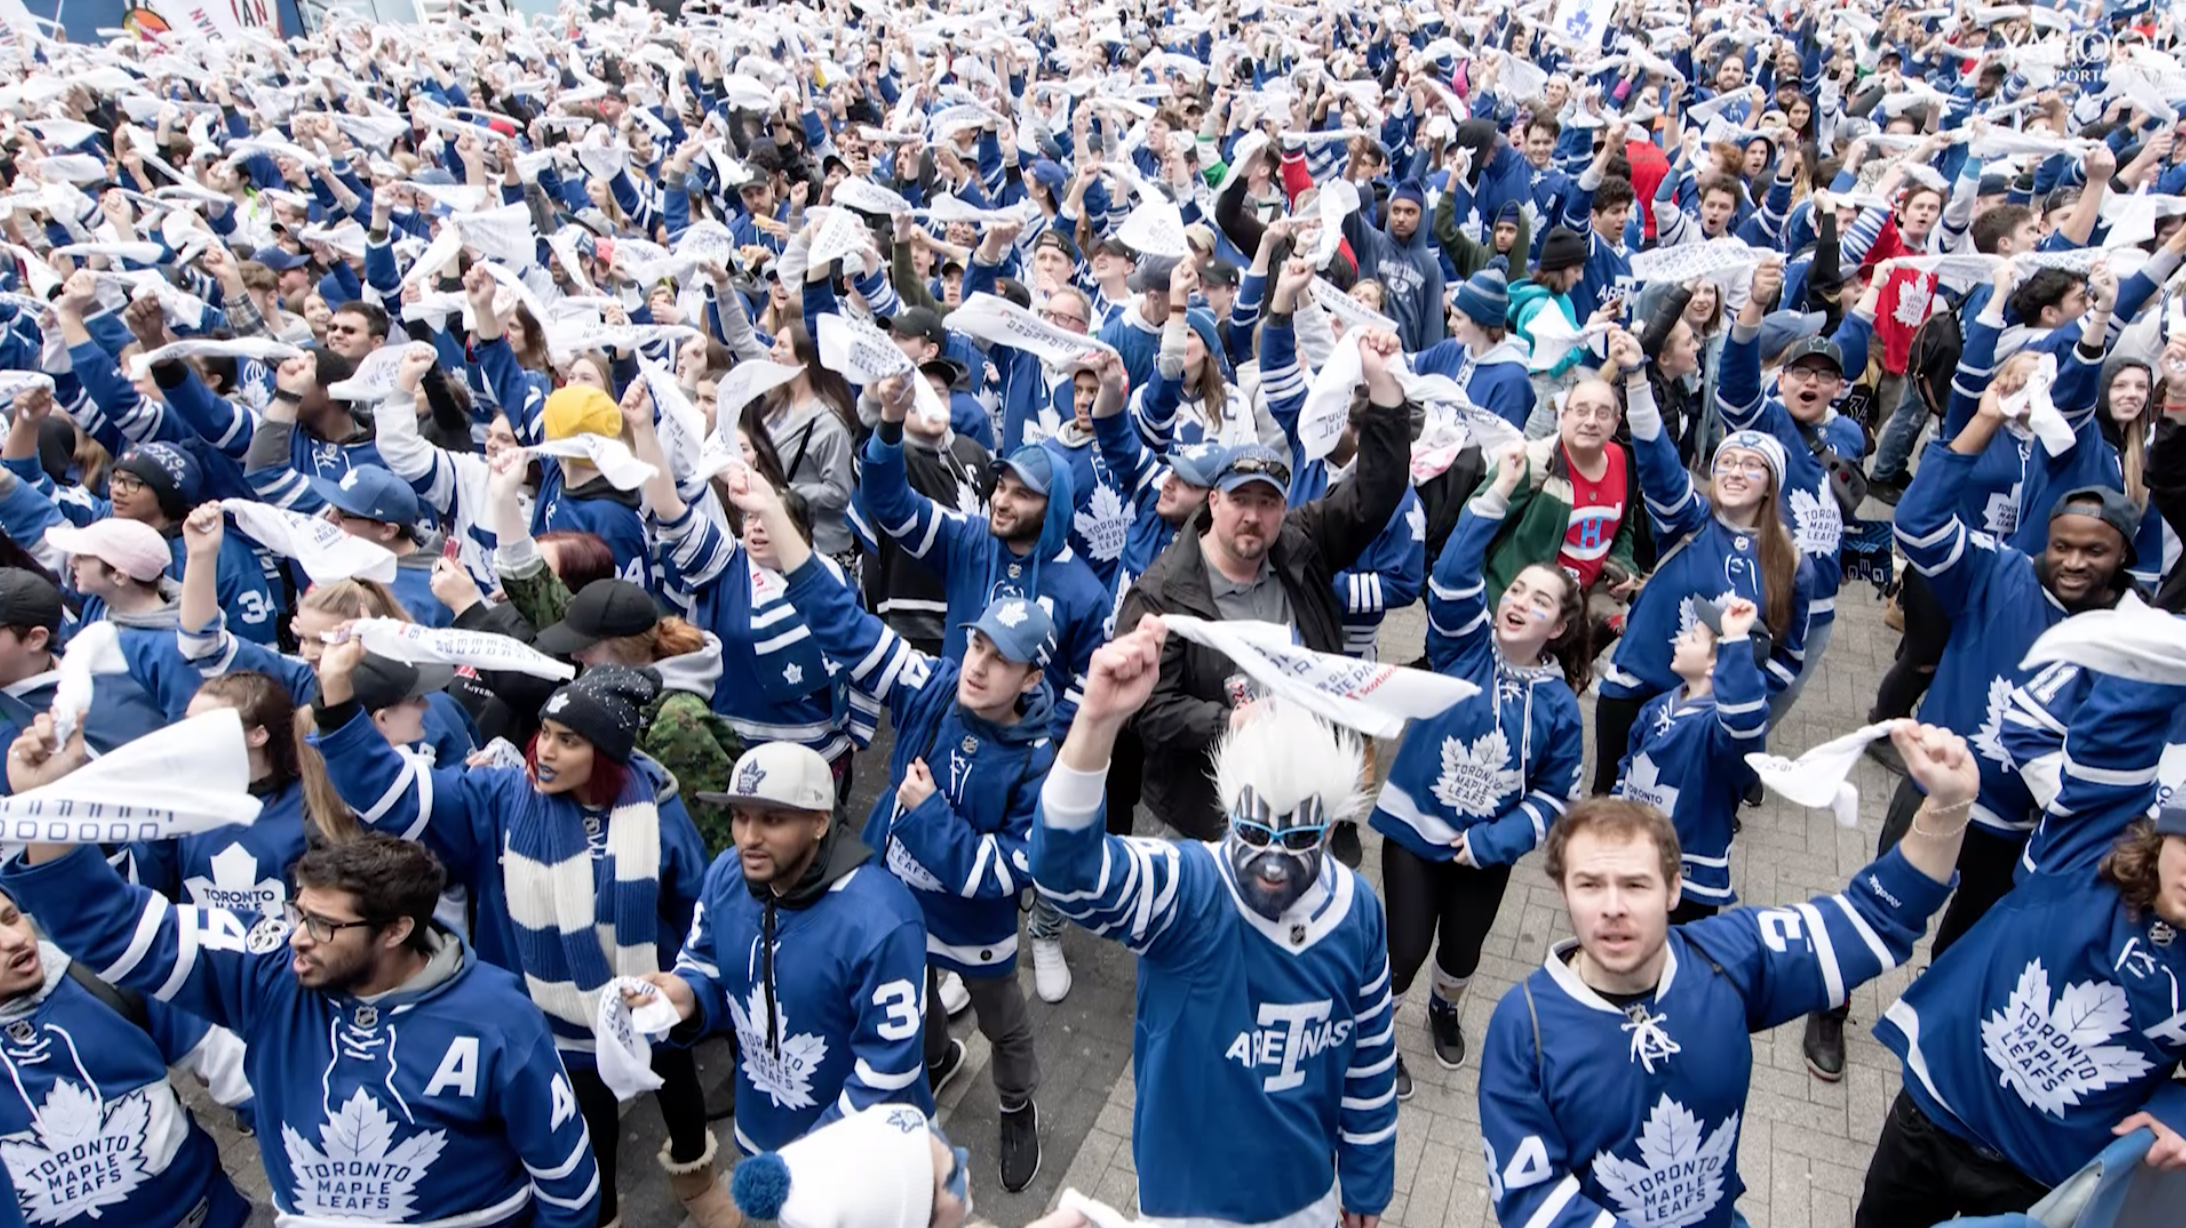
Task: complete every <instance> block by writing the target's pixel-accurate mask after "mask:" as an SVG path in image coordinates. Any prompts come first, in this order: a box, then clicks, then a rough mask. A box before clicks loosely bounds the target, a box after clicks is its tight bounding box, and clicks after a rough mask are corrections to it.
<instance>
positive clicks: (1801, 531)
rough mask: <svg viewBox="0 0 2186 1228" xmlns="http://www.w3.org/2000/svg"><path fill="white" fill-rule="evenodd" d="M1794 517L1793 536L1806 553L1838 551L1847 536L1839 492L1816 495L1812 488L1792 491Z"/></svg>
mask: <svg viewBox="0 0 2186 1228" xmlns="http://www.w3.org/2000/svg"><path fill="white" fill-rule="evenodd" d="M1791 520H1792V525H1793V532H1792V536H1793V537H1794V538H1795V539H1796V540H1797V541H1798V543H1799V549H1800V550H1801V551H1802V552H1803V553H1806V554H1818V555H1823V556H1830V555H1834V554H1836V553H1837V545H1838V543H1839V542H1841V541H1843V540H1844V513H1843V512H1841V511H1839V510H1838V509H1837V497H1836V496H1835V495H1832V494H1829V493H1827V492H1824V493H1823V495H1822V496H1821V497H1820V498H1816V497H1815V494H1814V492H1813V491H1811V490H1795V491H1792V492H1791Z"/></svg>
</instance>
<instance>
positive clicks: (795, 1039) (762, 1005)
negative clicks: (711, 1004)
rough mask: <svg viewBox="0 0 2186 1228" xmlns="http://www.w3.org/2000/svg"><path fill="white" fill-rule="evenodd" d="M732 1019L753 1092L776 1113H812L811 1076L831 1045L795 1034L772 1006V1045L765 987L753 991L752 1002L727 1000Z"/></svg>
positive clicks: (777, 1007) (785, 1016) (784, 1016)
mask: <svg viewBox="0 0 2186 1228" xmlns="http://www.w3.org/2000/svg"><path fill="white" fill-rule="evenodd" d="M729 1016H730V1019H731V1020H732V1021H733V1022H734V1023H735V1024H736V1040H737V1049H738V1054H737V1059H738V1060H739V1061H740V1062H742V1063H743V1066H744V1077H745V1078H747V1079H750V1080H751V1085H752V1087H753V1088H754V1089H755V1090H757V1091H758V1092H760V1093H761V1094H762V1095H764V1096H766V1097H767V1098H768V1099H769V1100H772V1101H774V1105H775V1107H776V1108H782V1109H809V1108H811V1107H812V1106H813V1105H814V1104H815V1103H817V1101H815V1100H813V1098H812V1076H813V1075H815V1074H817V1073H819V1070H820V1064H821V1063H822V1062H825V1061H826V1060H827V1041H826V1040H825V1039H824V1038H822V1037H818V1036H814V1035H812V1034H811V1033H810V1032H791V1031H790V1029H789V1015H788V1013H787V1012H785V1011H784V1010H783V1009H782V1004H781V1002H780V1001H779V1000H777V1001H776V1002H775V1004H774V1027H773V1029H772V1033H773V1036H774V1040H773V1042H772V1043H771V1044H770V1043H769V1042H768V1039H767V1037H768V1032H769V1029H768V1028H767V1027H766V1018H767V1001H766V996H765V990H764V988H763V987H762V986H758V985H754V986H752V987H751V997H750V999H749V1001H747V1002H742V1003H739V1002H738V1001H737V1000H736V999H734V998H731V999H729Z"/></svg>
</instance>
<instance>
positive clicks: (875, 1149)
mask: <svg viewBox="0 0 2186 1228" xmlns="http://www.w3.org/2000/svg"><path fill="white" fill-rule="evenodd" d="M931 1138H932V1134H931V1132H930V1131H929V1130H928V1129H927V1125H926V1115H925V1114H924V1113H921V1112H919V1111H918V1110H917V1109H915V1108H912V1107H911V1106H910V1105H907V1104H876V1105H873V1106H872V1107H870V1108H866V1109H861V1110H859V1111H858V1112H855V1113H851V1114H848V1115H846V1116H844V1117H842V1118H841V1119H839V1120H837V1121H835V1122H833V1123H831V1124H829V1125H826V1126H822V1127H821V1128H820V1129H817V1130H814V1131H813V1132H812V1133H810V1134H807V1135H805V1136H804V1137H803V1138H800V1139H798V1140H797V1141H796V1142H794V1143H791V1144H789V1145H788V1146H786V1147H784V1148H782V1149H781V1150H780V1151H768V1152H761V1153H760V1154H758V1155H755V1156H752V1157H751V1158H749V1159H747V1160H745V1161H744V1162H743V1163H741V1164H739V1165H737V1166H736V1171H735V1172H734V1173H733V1174H731V1175H730V1177H729V1195H730V1197H731V1198H733V1199H735V1200H736V1209H737V1210H738V1211H741V1212H742V1213H743V1215H744V1222H745V1223H746V1224H747V1225H751V1226H752V1228H761V1226H763V1225H776V1224H778V1225H780V1226H781V1228H924V1226H925V1224H926V1223H927V1222H928V1220H929V1219H931V1217H932V1215H933V1209H934V1159H933V1143H932V1142H931V1141H930V1140H931Z"/></svg>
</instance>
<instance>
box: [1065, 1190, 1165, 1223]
mask: <svg viewBox="0 0 2186 1228" xmlns="http://www.w3.org/2000/svg"><path fill="white" fill-rule="evenodd" d="M1057 1205H1058V1206H1060V1207H1061V1208H1062V1209H1063V1210H1065V1211H1076V1212H1077V1213H1078V1214H1080V1215H1082V1216H1084V1217H1085V1222H1087V1223H1089V1224H1091V1225H1093V1228H1145V1225H1146V1221H1145V1220H1142V1219H1132V1218H1131V1217H1130V1216H1128V1215H1125V1214H1124V1213H1123V1212H1121V1211H1118V1210H1116V1209H1115V1208H1114V1207H1111V1206H1109V1205H1108V1204H1107V1203H1105V1202H1095V1201H1093V1200H1092V1199H1090V1198H1088V1197H1086V1196H1085V1195H1083V1194H1080V1193H1079V1192H1078V1191H1077V1190H1076V1189H1067V1190H1064V1191H1063V1197H1062V1201H1061V1202H1060V1203H1059V1204H1057Z"/></svg>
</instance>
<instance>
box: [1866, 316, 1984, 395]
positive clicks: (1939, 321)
mask: <svg viewBox="0 0 2186 1228" xmlns="http://www.w3.org/2000/svg"><path fill="white" fill-rule="evenodd" d="M1965 347H1966V334H1965V332H1964V331H1963V330H1962V329H1961V328H1960V327H1959V322H1958V306H1957V305H1956V304H1946V303H1945V302H1944V300H1943V299H1942V298H1941V296H1938V298H1937V306H1936V308H1935V309H1934V310H1932V311H1930V312H1929V313H1928V318H1927V319H1926V320H1923V321H1921V325H1920V328H1919V330H1918V331H1916V332H1914V334H1913V346H1912V349H1911V350H1910V351H1908V352H1907V353H1906V356H1905V378H1906V379H1907V380H1908V381H1909V382H1910V383H1911V384H1912V386H1913V391H1914V394H1915V395H1917V396H1919V397H1920V399H1921V403H1922V404H1923V405H1926V406H1927V407H1928V412H1929V413H1931V414H1933V415H1935V416H1936V417H1939V418H1940V417H1942V416H1943V415H1944V414H1945V413H1947V412H1948V411H1949V410H1950V407H1951V381H1952V380H1953V379H1955V378H1956V377H1957V375H1958V359H1959V355H1960V353H1961V352H1962V351H1963V350H1964V349H1965ZM1883 408H1884V412H1888V411H1889V410H1891V409H1895V408H1896V407H1895V406H1886V407H1883Z"/></svg>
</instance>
